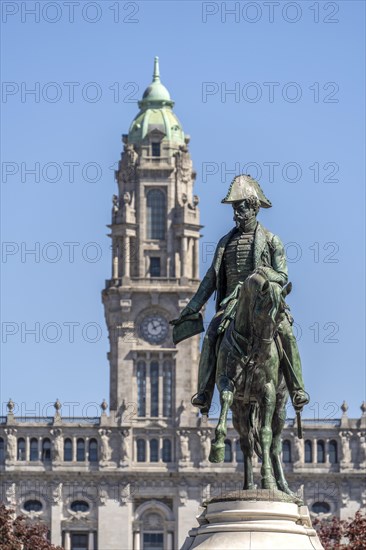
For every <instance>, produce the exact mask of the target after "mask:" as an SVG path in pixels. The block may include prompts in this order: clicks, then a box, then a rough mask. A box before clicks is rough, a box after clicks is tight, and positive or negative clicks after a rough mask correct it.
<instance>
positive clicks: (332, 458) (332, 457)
mask: <svg viewBox="0 0 366 550" xmlns="http://www.w3.org/2000/svg"><path fill="white" fill-rule="evenodd" d="M328 449H329V462H330V463H331V464H337V462H338V445H337V442H336V441H335V440H334V439H332V440H331V441H329V447H328Z"/></svg>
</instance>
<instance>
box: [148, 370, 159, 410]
mask: <svg viewBox="0 0 366 550" xmlns="http://www.w3.org/2000/svg"><path fill="white" fill-rule="evenodd" d="M150 388H151V396H150V397H151V399H150V404H151V411H150V414H151V416H159V363H158V362H157V361H151V363H150Z"/></svg>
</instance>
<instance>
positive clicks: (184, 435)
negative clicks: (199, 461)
mask: <svg viewBox="0 0 366 550" xmlns="http://www.w3.org/2000/svg"><path fill="white" fill-rule="evenodd" d="M178 435H179V443H180V449H179V451H180V452H179V458H180V460H181V461H182V462H189V460H190V458H191V454H190V450H189V432H188V431H187V430H180V431H179V432H178Z"/></svg>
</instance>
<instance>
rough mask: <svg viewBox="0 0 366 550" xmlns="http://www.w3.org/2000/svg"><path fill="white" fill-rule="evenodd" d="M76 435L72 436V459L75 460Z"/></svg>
mask: <svg viewBox="0 0 366 550" xmlns="http://www.w3.org/2000/svg"><path fill="white" fill-rule="evenodd" d="M76 442H77V440H76V437H75V436H74V437H73V438H72V461H73V462H76Z"/></svg>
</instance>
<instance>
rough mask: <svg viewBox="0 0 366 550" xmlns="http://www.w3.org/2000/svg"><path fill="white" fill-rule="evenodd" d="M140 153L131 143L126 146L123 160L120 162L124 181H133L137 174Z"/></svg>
mask: <svg viewBox="0 0 366 550" xmlns="http://www.w3.org/2000/svg"><path fill="white" fill-rule="evenodd" d="M137 159H138V154H137V153H136V151H135V149H134V147H133V145H132V144H130V143H126V144H125V146H124V150H123V154H122V160H121V163H120V172H119V173H120V175H121V179H122V182H123V183H129V182H133V181H134V180H135V175H136V163H137Z"/></svg>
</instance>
